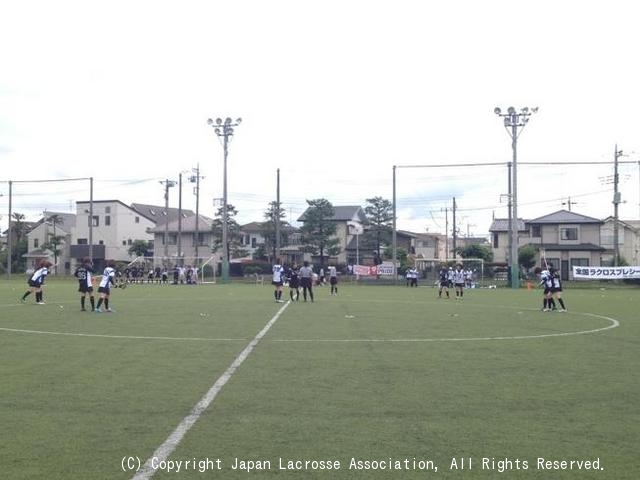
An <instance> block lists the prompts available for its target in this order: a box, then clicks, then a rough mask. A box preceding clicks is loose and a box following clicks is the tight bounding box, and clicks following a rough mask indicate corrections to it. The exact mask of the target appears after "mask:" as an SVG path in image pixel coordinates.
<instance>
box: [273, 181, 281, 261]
mask: <svg viewBox="0 0 640 480" xmlns="http://www.w3.org/2000/svg"><path fill="white" fill-rule="evenodd" d="M275 213H276V214H275V218H274V223H275V230H276V262H277V261H278V260H277V259H278V258H280V169H279V168H278V169H277V171H276V212H275Z"/></svg>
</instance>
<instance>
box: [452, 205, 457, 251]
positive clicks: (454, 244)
mask: <svg viewBox="0 0 640 480" xmlns="http://www.w3.org/2000/svg"><path fill="white" fill-rule="evenodd" d="M451 231H452V234H453V252H452V253H453V258H456V248H457V244H456V240H457V232H456V197H453V228H452V229H451Z"/></svg>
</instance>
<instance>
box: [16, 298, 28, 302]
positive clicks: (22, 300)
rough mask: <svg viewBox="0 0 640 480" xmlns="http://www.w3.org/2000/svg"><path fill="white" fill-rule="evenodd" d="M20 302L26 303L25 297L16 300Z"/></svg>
mask: <svg viewBox="0 0 640 480" xmlns="http://www.w3.org/2000/svg"><path fill="white" fill-rule="evenodd" d="M18 301H19V302H20V303H27V299H26V298H21V299H20V300H18Z"/></svg>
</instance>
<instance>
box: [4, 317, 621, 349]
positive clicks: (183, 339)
mask: <svg viewBox="0 0 640 480" xmlns="http://www.w3.org/2000/svg"><path fill="white" fill-rule="evenodd" d="M572 314H574V315H585V316H589V317H595V318H602V319H604V320H608V321H609V322H611V325H608V326H606V327H602V328H596V329H593V330H580V331H578V332H560V333H546V334H540V335H517V336H501V337H468V338H325V339H323V338H298V339H296V338H292V339H286V338H281V339H277V338H275V339H273V340H271V341H272V342H291V343H295V342H300V343H303V342H308V343H312V342H317V343H331V342H333V343H365V342H372V343H383V342H387V343H401V342H407V343H409V342H413V343H420V342H425V343H426V342H470V341H488V340H529V339H536V338H547V337H569V336H574V335H588V334H590V333H598V332H602V331H605V330H610V329H612V328H617V327H619V326H620V322H618V320H616V319H615V318H610V317H605V316H603V315H597V314H594V313H582V312H572ZM0 331H3V332H13V333H29V334H36V335H60V336H69V337H96V338H114V339H124V340H168V341H180V342H188V341H194V342H243V341H245V340H246V338H206V337H150V336H142V335H106V334H100V333H73V332H51V331H46V330H26V329H19V328H5V327H0Z"/></svg>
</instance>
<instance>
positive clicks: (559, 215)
mask: <svg viewBox="0 0 640 480" xmlns="http://www.w3.org/2000/svg"><path fill="white" fill-rule="evenodd" d="M527 223H535V224H540V223H545V224H559V223H599V224H602V223H603V222H602V220H598V219H597V218H593V217H587V216H586V215H580V214H579V213H575V212H570V211H569V210H558V211H557V212H553V213H550V214H549V215H544V216H542V217H538V218H534V219H533V220H529V221H527Z"/></svg>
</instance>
